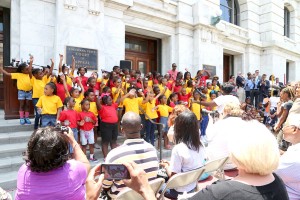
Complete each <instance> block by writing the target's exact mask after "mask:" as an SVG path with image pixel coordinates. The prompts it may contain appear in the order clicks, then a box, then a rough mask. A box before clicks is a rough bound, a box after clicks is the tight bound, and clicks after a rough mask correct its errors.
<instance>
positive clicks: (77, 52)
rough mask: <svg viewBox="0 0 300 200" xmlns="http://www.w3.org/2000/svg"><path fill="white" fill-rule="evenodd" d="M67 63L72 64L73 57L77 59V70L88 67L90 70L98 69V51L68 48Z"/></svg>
mask: <svg viewBox="0 0 300 200" xmlns="http://www.w3.org/2000/svg"><path fill="white" fill-rule="evenodd" d="M66 55H67V56H66V57H67V58H66V61H67V64H68V65H71V64H72V55H73V56H74V57H75V63H76V69H78V68H79V67H86V68H87V69H88V70H97V69H98V50H97V49H87V48H81V47H72V46H67V47H66Z"/></svg>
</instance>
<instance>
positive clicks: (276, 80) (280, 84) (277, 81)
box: [275, 77, 283, 88]
mask: <svg viewBox="0 0 300 200" xmlns="http://www.w3.org/2000/svg"><path fill="white" fill-rule="evenodd" d="M275 85H277V86H278V87H280V88H282V87H283V83H282V82H279V78H278V77H277V78H276V79H275Z"/></svg>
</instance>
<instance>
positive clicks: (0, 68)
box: [0, 66, 11, 76]
mask: <svg viewBox="0 0 300 200" xmlns="http://www.w3.org/2000/svg"><path fill="white" fill-rule="evenodd" d="M0 72H2V73H3V74H4V75H6V76H11V73H9V72H7V71H6V70H5V69H3V67H2V66H1V67H0Z"/></svg>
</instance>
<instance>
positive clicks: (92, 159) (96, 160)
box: [89, 157, 99, 162]
mask: <svg viewBox="0 0 300 200" xmlns="http://www.w3.org/2000/svg"><path fill="white" fill-rule="evenodd" d="M89 160H90V161H92V162H98V161H99V160H98V159H96V158H95V157H93V158H90V159H89Z"/></svg>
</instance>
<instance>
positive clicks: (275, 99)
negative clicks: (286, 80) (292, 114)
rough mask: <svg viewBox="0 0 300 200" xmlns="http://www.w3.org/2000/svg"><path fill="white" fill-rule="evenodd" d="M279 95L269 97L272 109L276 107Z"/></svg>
mask: <svg viewBox="0 0 300 200" xmlns="http://www.w3.org/2000/svg"><path fill="white" fill-rule="evenodd" d="M279 100H280V98H279V97H270V108H271V109H274V108H276V107H277V103H278V102H279Z"/></svg>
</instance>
